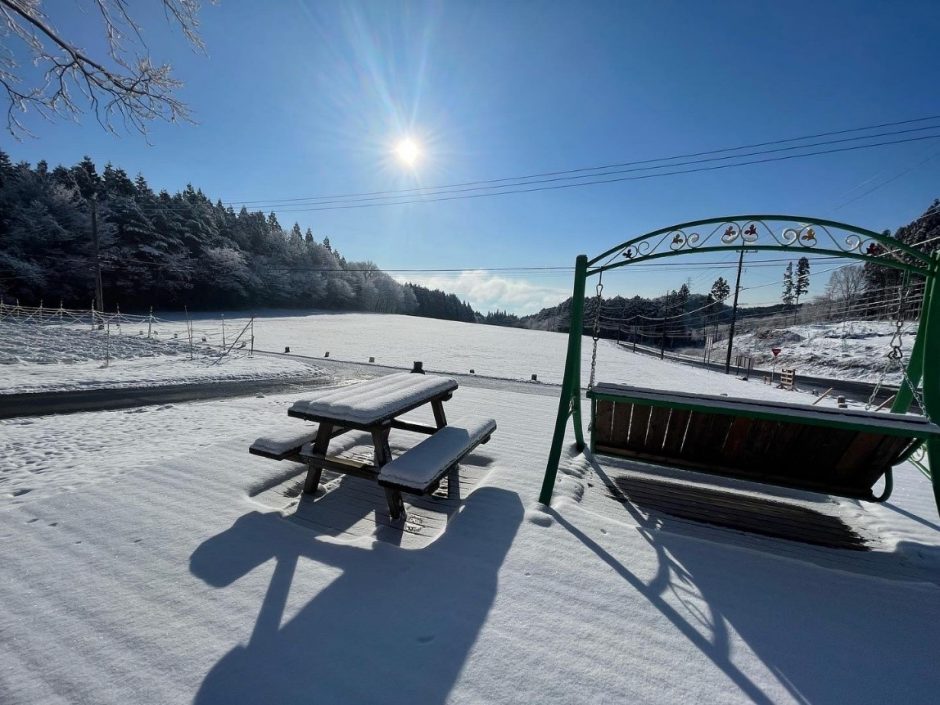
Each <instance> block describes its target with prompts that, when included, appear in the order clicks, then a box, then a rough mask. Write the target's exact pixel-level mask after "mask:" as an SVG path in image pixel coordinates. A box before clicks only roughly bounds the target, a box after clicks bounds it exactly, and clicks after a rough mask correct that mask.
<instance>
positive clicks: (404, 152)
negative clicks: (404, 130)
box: [395, 137, 421, 166]
mask: <svg viewBox="0 0 940 705" xmlns="http://www.w3.org/2000/svg"><path fill="white" fill-rule="evenodd" d="M395 156H397V157H398V160H399V161H400V162H401V163H402V164H405V165H407V166H414V164H415V162H416V161H418V157H420V156H421V148H420V147H419V146H418V143H417V142H415V141H414V140H413V139H411V138H410V137H407V138H405V139H403V140H401V141H400V142H399V143H398V144H397V145H395Z"/></svg>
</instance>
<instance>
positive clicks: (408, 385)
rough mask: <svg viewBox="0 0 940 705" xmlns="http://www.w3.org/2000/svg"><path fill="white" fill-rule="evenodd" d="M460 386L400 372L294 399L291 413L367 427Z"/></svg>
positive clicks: (446, 379) (448, 379) (452, 381)
mask: <svg viewBox="0 0 940 705" xmlns="http://www.w3.org/2000/svg"><path fill="white" fill-rule="evenodd" d="M456 388H457V380H455V379H454V378H453V377H440V376H437V375H422V374H411V373H408V372H401V373H398V374H393V375H387V376H385V377H381V378H379V379H375V380H371V381H369V382H363V383H360V384H357V385H354V386H348V387H340V388H339V389H332V390H323V391H320V392H317V393H315V394H314V396H312V397H305V398H304V399H299V400H298V401H295V402H294V403H293V405H292V406H291V408H290V411H291V413H296V414H303V415H306V416H323V417H327V418H331V419H336V420H340V421H348V422H349V423H354V424H361V425H363V426H368V425H370V424H374V423H377V422H378V421H381V420H382V419H386V418H388V417H390V416H394V415H395V414H396V413H398V412H400V411H401V410H402V409H408V408H410V407H414V406H417V405H418V404H421V403H422V402H423V401H424V400H427V399H430V398H432V397H437V396H440V395H442V394H446V393H447V392H450V391H453V390H454V389H456Z"/></svg>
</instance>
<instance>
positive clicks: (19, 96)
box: [0, 0, 203, 137]
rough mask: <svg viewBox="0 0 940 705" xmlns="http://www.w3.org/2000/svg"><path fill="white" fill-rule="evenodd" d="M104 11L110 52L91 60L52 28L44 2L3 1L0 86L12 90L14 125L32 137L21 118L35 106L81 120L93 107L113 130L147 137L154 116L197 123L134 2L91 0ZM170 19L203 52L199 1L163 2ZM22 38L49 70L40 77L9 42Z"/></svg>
mask: <svg viewBox="0 0 940 705" xmlns="http://www.w3.org/2000/svg"><path fill="white" fill-rule="evenodd" d="M89 1H90V2H91V3H92V4H93V5H94V7H95V8H96V10H97V13H98V15H100V18H101V21H102V24H103V30H104V33H105V37H106V39H107V43H108V51H107V57H100V58H99V57H92V56H90V55H89V54H88V53H87V52H86V51H85V50H84V49H83V48H82V47H80V46H79V45H78V44H77V43H76V42H74V41H72V40H71V39H69V38H67V37H66V36H65V35H64V34H62V33H61V32H59V31H58V30H57V29H56V27H55V26H54V25H53V23H52V20H51V19H50V17H49V16H48V15H47V14H46V13H45V12H44V10H43V7H42V6H43V2H42V0H0V20H2V27H0V31H2V32H3V34H4V35H5V41H4V42H3V46H2V47H0V86H2V88H3V90H4V91H5V93H6V97H7V100H8V103H9V105H8V107H7V130H8V131H9V132H10V133H11V134H13V135H14V136H17V137H19V136H21V135H27V134H29V130H28V129H27V128H26V127H25V125H24V124H23V123H22V122H21V120H20V116H21V115H22V114H24V113H26V112H28V111H29V110H30V109H33V110H35V111H36V112H37V113H39V114H40V115H42V116H43V117H44V118H46V119H48V120H54V119H55V118H57V117H64V118H68V119H71V120H76V119H77V118H78V116H79V115H81V114H82V113H84V112H85V111H86V110H88V109H90V111H91V112H92V113H94V115H95V118H96V119H97V120H98V122H99V123H100V124H101V126H102V127H104V128H105V129H106V130H108V131H109V132H116V131H117V129H116V128H117V127H118V126H120V127H123V128H124V129H134V130H136V131H138V132H140V133H142V134H146V132H147V126H148V124H149V123H150V122H151V121H153V120H166V121H168V122H176V121H178V120H186V121H192V118H191V115H190V112H189V109H188V108H187V106H186V105H185V104H184V103H183V102H182V101H181V100H179V99H178V98H177V97H176V91H177V89H178V88H179V87H180V86H181V85H182V84H181V83H180V81H178V80H177V79H175V78H174V77H173V76H172V75H171V68H170V66H169V64H160V65H155V64H154V63H152V62H151V59H150V56H149V52H148V49H147V45H146V43H145V42H144V40H143V34H142V31H141V28H140V26H139V25H138V23H137V22H136V21H135V20H134V19H133V18H132V17H131V15H130V12H129V9H128V0H89ZM162 2H163V8H164V12H165V14H166V16H167V19H168V20H169V21H170V22H172V23H174V24H177V25H178V26H179V27H180V29H181V30H182V32H183V34H184V35H185V36H186V38H187V39H188V40H189V42H190V44H191V45H192V46H193V47H194V48H195V49H197V50H202V49H203V44H202V40H201V39H200V38H199V33H198V30H199V20H198V12H199V4H200V3H199V0H162ZM6 40H12V41H18V42H19V43H20V44H22V46H23V49H24V50H25V52H26V53H28V54H29V55H31V58H32V63H33V64H34V65H35V66H36V67H38V68H39V70H40V71H41V72H42V75H41V76H37V77H36V78H35V79H34V80H32V81H30V80H28V79H27V76H26V75H25V74H27V73H28V72H27V71H24V69H23V67H22V66H21V65H20V64H19V63H18V62H17V60H16V56H15V54H14V52H13V49H12V47H11V46H10V45H9V44H10V43H9V42H8V41H6Z"/></svg>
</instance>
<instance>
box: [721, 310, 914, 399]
mask: <svg viewBox="0 0 940 705" xmlns="http://www.w3.org/2000/svg"><path fill="white" fill-rule="evenodd" d="M916 327H917V325H916V322H913V323H912V322H906V323H905V324H904V327H903V335H902V338H901V344H902V350H903V351H904V352H905V359H904V362H905V364H906V363H907V362H908V361H909V357H907V356H908V355H910V351H911V348H913V346H914V340H915V338H916V336H915V335H914V333H915V331H916ZM894 332H895V324H894V323H891V322H888V321H846V322H845V323H813V324H801V325H795V326H790V327H787V328H771V329H762V330H758V331H754V332H750V333H744V334H741V335H736V336H735V338H734V350H735V352H736V353H742V354H747V355H751V356H752V357H753V358H754V364H755V366H756V367H766V368H770V366H771V365H772V364H773V353H772V352H771V348H774V347H779V348H780V349H781V351H780V356H779V357H778V358H777V369H780V368H781V367H794V368H796V371H797V374H804V375H808V376H811V377H835V378H838V379H853V380H861V381H868V382H876V381H878V379H879V378H880V376H881V374H882V372H883V371H884V369H885V363H886V362H887V358H886V356H887V354H888V353H889V352H890V350H891V339H892V336H893V334H894ZM726 349H727V342H724V343H722V342H720V341H719V342H718V343H716V344H715V346H714V348H713V353H712V359H713V360H716V359H722V360H723V359H724V355H725V351H726ZM885 381H886V382H887V383H889V384H894V385H897V384H900V382H901V372H900V370H899V369H898V368H897V367H896V366H895V365H893V364H892V365H890V366H889V367H888V371H887V374H886V375H885Z"/></svg>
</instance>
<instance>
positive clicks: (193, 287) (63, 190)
mask: <svg viewBox="0 0 940 705" xmlns="http://www.w3.org/2000/svg"><path fill="white" fill-rule="evenodd" d="M95 222H96V225H97V228H96V229H97V234H98V237H97V247H96V243H95V238H94V237H93V224H95ZM96 264H97V265H100V268H101V278H102V283H103V296H102V298H103V300H104V305H105V307H106V308H107V309H108V310H114V307H115V306H118V305H119V306H121V307H122V308H123V309H124V310H131V309H143V308H145V307H149V306H154V307H157V308H182V307H183V306H184V305H188V306H189V307H190V308H202V309H210V308H246V307H253V306H270V307H288V308H325V309H335V310H355V311H375V312H382V313H405V314H414V315H420V316H433V317H435V318H449V319H453V320H460V321H468V322H472V321H473V320H474V313H473V310H472V309H471V308H470V306H469V305H468V304H466V303H463V302H461V301H460V300H459V299H457V297H456V296H454V295H453V294H445V293H444V292H442V291H437V290H435V291H430V290H428V289H425V288H423V287H419V286H415V285H411V284H401V283H399V282H397V281H395V280H394V279H392V278H391V277H390V276H389V275H387V274H385V273H384V272H382V271H381V270H380V269H379V268H378V267H377V266H376V265H375V264H373V263H372V262H368V261H365V262H354V261H347V260H346V258H345V257H343V256H342V255H341V254H340V253H339V251H338V250H337V249H336V248H335V246H334V245H333V244H332V243H330V239H329V238H328V237H324V238H323V239H322V240H321V241H318V240H317V239H316V238H315V237H314V235H313V233H312V232H311V230H310V229H309V228H308V229H307V230H306V232H303V231H301V228H300V226H299V225H297V224H296V223H295V224H294V225H293V227H290V228H288V229H285V228H283V227H282V226H281V224H280V222H278V219H277V216H276V215H275V214H274V213H273V212H272V213H269V214H267V215H265V214H264V213H261V212H251V211H249V210H248V209H246V208H244V207H242V208H241V209H240V210H238V211H236V210H235V209H233V208H232V207H231V206H226V205H223V204H222V202H221V201H216V202H215V203H213V202H212V201H211V200H210V199H209V198H208V197H206V195H205V194H204V193H203V192H202V191H201V190H200V189H196V188H193V186H191V185H188V186H186V188H185V189H183V190H182V191H180V192H178V193H174V194H170V193H168V192H167V191H159V192H154V191H153V189H151V188H150V186H149V185H148V183H147V181H146V179H145V178H144V177H143V175H137V176H136V177H135V178H133V179H131V178H130V177H129V176H128V175H127V173H126V172H125V171H124V170H123V169H120V168H116V167H114V166H112V165H110V164H108V165H106V166H105V167H104V170H103V171H102V172H101V173H99V172H98V169H97V167H96V165H95V164H94V162H93V161H92V160H91V159H90V158H88V157H85V158H84V159H83V160H82V161H81V162H79V163H78V164H76V165H74V166H72V167H64V166H57V167H55V168H53V169H50V168H49V166H48V165H47V164H46V162H44V161H40V162H39V163H37V164H36V166H35V167H31V166H30V165H29V164H27V163H25V162H22V163H19V164H13V163H11V161H10V158H9V156H8V155H7V154H5V153H4V152H2V151H0V297H2V298H3V299H5V300H6V301H7V302H12V300H14V299H20V300H21V301H22V302H23V303H24V304H31V305H36V304H38V303H39V301H40V300H44V302H45V304H46V305H47V306H57V305H58V304H59V302H60V301H62V302H63V303H64V305H65V306H66V307H80V308H87V307H89V306H90V305H91V302H92V299H94V298H95V297H96ZM101 305H102V302H101V301H98V302H97V306H98V307H99V308H100V307H101Z"/></svg>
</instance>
